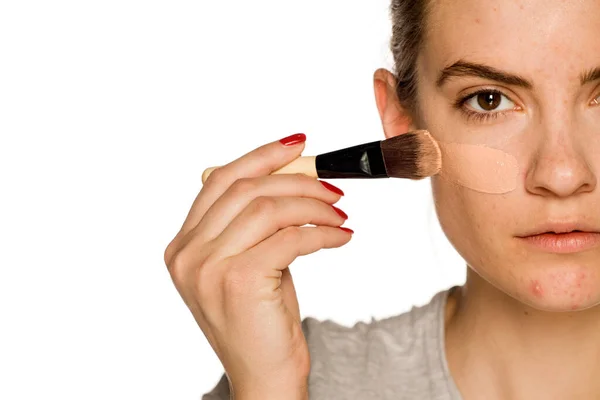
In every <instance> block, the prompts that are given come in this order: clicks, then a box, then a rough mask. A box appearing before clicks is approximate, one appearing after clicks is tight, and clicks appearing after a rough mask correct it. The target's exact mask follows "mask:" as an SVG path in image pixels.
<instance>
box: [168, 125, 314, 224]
mask: <svg viewBox="0 0 600 400" xmlns="http://www.w3.org/2000/svg"><path fill="white" fill-rule="evenodd" d="M305 142H306V135H305V134H303V133H296V134H294V135H290V136H287V137H285V138H283V139H280V140H276V141H273V142H270V143H267V144H265V145H262V146H260V147H257V148H255V149H254V150H252V151H250V152H248V153H246V154H244V155H242V156H241V157H238V158H237V159H235V160H233V161H231V162H230V163H228V164H225V165H223V166H221V167H219V168H218V169H217V170H215V171H213V172H212V174H211V175H210V176H209V177H208V180H207V181H206V183H205V184H204V187H203V188H202V190H201V191H200V193H198V196H196V199H195V200H194V202H193V204H192V207H191V208H190V211H189V212H188V215H187V217H186V219H185V221H184V223H183V225H182V227H181V229H180V231H179V233H178V235H185V234H186V233H187V232H189V231H190V230H191V229H193V228H194V227H195V226H196V225H197V224H198V223H199V222H200V220H201V219H202V217H203V216H204V214H205V213H206V211H208V209H209V208H210V206H211V205H212V204H213V203H214V202H215V201H216V200H217V199H218V198H219V197H221V195H222V194H223V193H224V192H225V191H226V190H227V188H228V187H229V186H231V184H233V182H235V181H236V180H238V179H240V178H255V177H259V176H264V175H269V174H271V173H272V172H274V171H276V170H278V169H280V168H282V167H283V166H285V165H287V164H289V163H290V162H292V161H293V160H295V159H296V158H298V157H300V155H301V154H302V151H303V150H304V147H305Z"/></svg>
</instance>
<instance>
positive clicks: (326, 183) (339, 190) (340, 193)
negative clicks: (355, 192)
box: [319, 181, 344, 196]
mask: <svg viewBox="0 0 600 400" xmlns="http://www.w3.org/2000/svg"><path fill="white" fill-rule="evenodd" d="M319 182H321V184H322V185H323V186H325V187H326V188H327V189H329V190H331V191H332V192H333V193H335V194H339V195H340V196H343V195H344V192H342V189H340V188H338V187H335V186H333V185H332V184H331V183H328V182H325V181H319Z"/></svg>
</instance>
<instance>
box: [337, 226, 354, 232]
mask: <svg viewBox="0 0 600 400" xmlns="http://www.w3.org/2000/svg"><path fill="white" fill-rule="evenodd" d="M340 229H341V230H343V231H344V232H348V233H350V234H353V233H354V231H353V230H352V229H350V228H344V227H342V226H340Z"/></svg>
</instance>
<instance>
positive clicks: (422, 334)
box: [202, 289, 461, 400]
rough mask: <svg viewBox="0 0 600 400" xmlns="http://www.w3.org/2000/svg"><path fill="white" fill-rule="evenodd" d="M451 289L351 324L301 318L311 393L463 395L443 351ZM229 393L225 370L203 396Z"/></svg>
mask: <svg viewBox="0 0 600 400" xmlns="http://www.w3.org/2000/svg"><path fill="white" fill-rule="evenodd" d="M450 290H452V289H450ZM450 290H444V291H441V292H438V293H437V294H435V295H434V296H433V298H432V299H431V301H430V302H429V303H428V304H426V305H424V306H420V307H412V309H411V310H410V311H408V312H406V313H403V314H400V315H396V316H393V317H390V318H386V319H381V320H376V319H374V318H372V319H371V322H369V323H365V322H358V323H356V324H355V325H354V326H352V327H347V326H343V325H340V324H337V323H335V322H332V321H330V320H323V321H319V320H317V319H315V318H312V317H306V318H305V319H303V320H302V329H303V331H304V335H305V337H306V341H307V343H308V347H309V352H310V356H311V369H310V375H309V379H308V391H309V392H308V393H309V399H310V400H336V399H344V400H346V399H369V400H371V399H372V400H384V399H385V400H392V399H394V400H409V399H410V400H414V399H418V400H429V399H431V400H461V395H460V393H459V391H458V389H457V387H456V385H455V383H454V381H453V380H452V377H451V375H450V372H449V369H448V363H447V361H446V352H445V342H444V315H445V305H446V299H447V296H448V294H449V293H450ZM228 399H229V385H228V382H227V377H226V375H225V374H223V375H222V376H221V379H220V381H219V382H218V383H217V385H216V386H215V387H214V388H213V390H211V391H210V392H209V393H206V394H205V395H204V396H203V397H202V400H228Z"/></svg>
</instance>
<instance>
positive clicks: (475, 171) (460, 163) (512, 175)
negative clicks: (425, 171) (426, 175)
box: [438, 141, 519, 194]
mask: <svg viewBox="0 0 600 400" xmlns="http://www.w3.org/2000/svg"><path fill="white" fill-rule="evenodd" d="M438 144H439V146H440V151H441V153H442V169H441V171H440V172H439V176H440V177H442V178H445V179H447V180H450V181H452V182H454V183H457V184H459V185H461V186H465V187H468V188H469V189H472V190H476V191H478V192H483V193H490V194H503V193H508V192H511V191H513V190H515V189H516V187H517V179H518V176H519V164H518V163H517V159H516V158H515V157H513V156H511V155H510V154H508V153H505V152H503V151H502V150H498V149H493V148H491V147H485V146H481V145H473V144H463V143H447V142H439V141H438Z"/></svg>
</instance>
